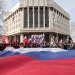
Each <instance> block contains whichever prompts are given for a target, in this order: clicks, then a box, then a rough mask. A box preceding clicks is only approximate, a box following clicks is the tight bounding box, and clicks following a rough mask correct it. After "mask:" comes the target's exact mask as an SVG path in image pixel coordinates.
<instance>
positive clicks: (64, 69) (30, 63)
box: [0, 47, 75, 75]
mask: <svg viewBox="0 0 75 75" xmlns="http://www.w3.org/2000/svg"><path fill="white" fill-rule="evenodd" d="M0 75H75V50H71V51H68V50H64V49H60V48H19V49H14V48H12V47H7V48H6V49H5V50H4V51H2V52H0Z"/></svg>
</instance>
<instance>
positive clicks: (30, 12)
mask: <svg viewBox="0 0 75 75" xmlns="http://www.w3.org/2000/svg"><path fill="white" fill-rule="evenodd" d="M29 28H33V8H29Z"/></svg>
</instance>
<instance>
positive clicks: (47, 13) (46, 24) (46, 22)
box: [45, 8, 49, 27]
mask: <svg viewBox="0 0 75 75" xmlns="http://www.w3.org/2000/svg"><path fill="white" fill-rule="evenodd" d="M45 27H49V9H48V8H45Z"/></svg>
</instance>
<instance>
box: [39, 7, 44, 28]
mask: <svg viewBox="0 0 75 75" xmlns="http://www.w3.org/2000/svg"><path fill="white" fill-rule="evenodd" d="M40 27H44V25H43V7H41V8H40Z"/></svg>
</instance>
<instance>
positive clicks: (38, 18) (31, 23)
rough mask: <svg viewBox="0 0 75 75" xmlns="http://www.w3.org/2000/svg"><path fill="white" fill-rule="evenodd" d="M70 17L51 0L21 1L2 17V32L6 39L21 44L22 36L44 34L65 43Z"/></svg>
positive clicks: (46, 37) (49, 38)
mask: <svg viewBox="0 0 75 75" xmlns="http://www.w3.org/2000/svg"><path fill="white" fill-rule="evenodd" d="M69 20H70V15H69V14H68V13H67V12H66V11H64V10H63V9H62V8H61V7H60V6H59V5H58V4H56V3H55V2H54V1H53V0H22V1H20V2H18V3H17V4H16V5H15V6H14V7H13V8H12V9H11V10H10V11H9V12H8V13H7V14H6V15H5V16H4V27H5V29H4V32H5V35H6V36H7V39H8V40H9V39H14V40H17V41H18V42H22V41H23V38H24V36H27V37H28V38H30V37H31V35H32V34H35V35H37V36H40V35H42V34H43V33H44V34H45V40H46V41H48V42H49V41H51V37H54V38H56V37H57V38H58V41H59V40H60V39H63V40H64V41H66V39H67V36H68V35H70V27H69Z"/></svg>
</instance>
